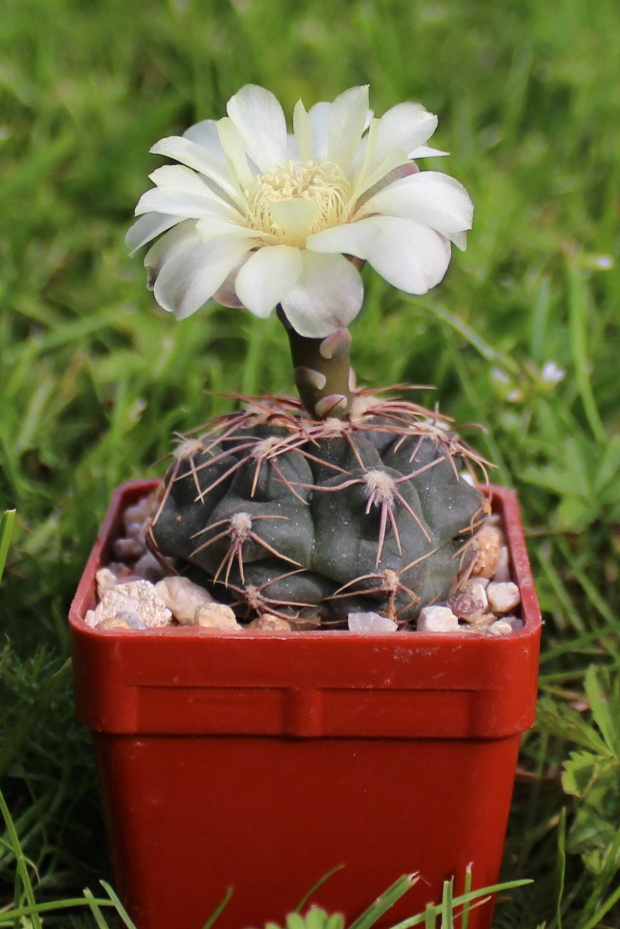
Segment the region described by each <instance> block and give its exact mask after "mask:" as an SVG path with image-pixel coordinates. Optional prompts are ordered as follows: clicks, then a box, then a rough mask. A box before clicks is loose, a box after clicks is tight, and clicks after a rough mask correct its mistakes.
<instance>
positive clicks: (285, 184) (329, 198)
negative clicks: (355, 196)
mask: <svg viewBox="0 0 620 929" xmlns="http://www.w3.org/2000/svg"><path fill="white" fill-rule="evenodd" d="M351 192H352V186H351V183H350V182H349V181H348V180H347V178H346V176H345V174H344V173H343V171H342V170H341V168H339V167H338V165H336V164H333V163H332V162H330V161H323V162H320V163H319V162H316V161H287V162H286V164H284V165H280V166H279V167H277V168H273V169H272V170H271V171H267V173H266V174H259V175H258V176H257V177H255V178H254V179H253V181H252V183H251V184H250V186H249V188H248V189H247V190H245V191H244V193H245V199H246V204H247V208H248V212H249V214H250V220H251V223H252V225H253V226H254V228H255V229H260V230H261V232H265V233H267V234H268V235H272V236H275V237H276V238H277V239H278V240H279V241H280V242H282V243H283V244H287V245H300V244H302V241H303V240H305V237H306V236H308V235H311V234H312V233H313V232H319V231H320V230H321V229H327V228H329V227H330V226H337V225H338V224H339V223H341V222H342V221H343V215H344V212H345V208H346V205H347V203H348V201H349V198H350V196H351ZM284 201H297V203H298V204H299V202H300V201H302V203H301V206H300V207H295V209H294V211H293V210H283V209H281V208H278V207H276V208H275V209H272V207H274V204H279V203H282V202H284ZM303 201H305V204H306V206H304V203H303ZM300 240H302V241H300Z"/></svg>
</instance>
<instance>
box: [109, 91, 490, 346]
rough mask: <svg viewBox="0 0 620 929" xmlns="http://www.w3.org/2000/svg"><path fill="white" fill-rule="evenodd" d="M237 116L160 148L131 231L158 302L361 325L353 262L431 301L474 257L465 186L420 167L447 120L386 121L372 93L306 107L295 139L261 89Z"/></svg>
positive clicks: (308, 330)
mask: <svg viewBox="0 0 620 929" xmlns="http://www.w3.org/2000/svg"><path fill="white" fill-rule="evenodd" d="M227 112H228V116H225V117H224V118H223V119H220V120H218V121H215V120H205V121H204V122H201V123H198V124H197V125H196V126H193V127H192V128H191V129H188V130H187V132H186V133H185V134H184V135H183V136H171V137H170V138H167V139H162V140H161V141H160V142H158V143H157V144H156V145H154V146H153V148H152V149H151V151H152V152H154V153H156V154H159V155H165V156H166V157H168V158H171V159H173V160H174V161H176V162H178V164H176V165H168V166H165V167H163V168H158V169H157V170H156V171H154V172H153V173H152V174H151V175H150V177H151V180H152V181H153V182H154V183H155V185H156V186H155V187H154V188H153V189H151V190H148V191H147V192H146V193H145V194H144V195H143V196H142V197H141V198H140V201H139V203H138V206H137V207H136V214H137V215H138V216H139V217H140V218H139V219H138V220H137V222H136V223H135V224H134V225H133V226H132V228H131V229H130V230H129V233H128V235H127V244H128V245H129V246H130V248H131V249H133V250H134V251H135V250H137V249H139V248H140V247H141V246H143V245H146V244H147V243H148V242H151V241H152V240H153V239H155V238H157V237H158V236H161V238H159V239H158V241H157V242H156V243H155V244H154V245H153V246H152V247H151V249H150V251H149V252H148V253H147V255H146V258H145V265H146V267H147V268H148V269H149V274H150V283H151V284H152V286H153V289H154V293H155V299H156V300H157V302H158V303H159V304H160V306H162V307H163V308H164V309H165V310H168V311H170V312H172V313H174V314H175V315H176V316H177V318H179V319H182V318H184V317H186V316H189V315H191V314H192V313H194V312H195V311H196V310H197V309H199V307H201V306H202V305H203V304H204V303H205V302H206V301H207V300H209V299H210V298H214V299H215V300H217V301H218V302H220V303H222V304H224V305H225V306H237V307H240V306H245V307H247V309H249V310H250V311H251V312H252V313H254V314H255V315H256V316H259V317H266V316H268V315H269V314H270V313H271V312H272V311H273V310H274V309H275V307H276V306H277V305H278V304H281V305H282V308H283V310H284V312H285V313H286V316H287V317H288V320H289V322H290V323H291V325H292V326H293V328H294V329H295V330H296V331H297V332H298V333H299V334H300V335H303V336H308V337H312V338H324V337H326V336H328V335H330V334H331V333H332V332H334V331H335V330H337V329H340V328H342V327H345V326H348V325H349V323H350V322H351V321H352V320H353V319H354V318H355V317H356V316H357V314H358V312H359V310H360V308H361V305H362V298H363V287H362V281H361V277H360V274H359V271H358V269H357V268H356V267H355V265H354V264H353V263H352V262H351V261H350V260H349V259H350V258H351V257H355V258H359V259H362V260H364V261H368V263H369V264H370V265H372V267H373V268H374V269H375V270H376V271H377V272H378V273H379V274H381V275H382V276H383V277H384V278H385V279H386V280H387V281H388V282H389V283H391V284H393V285H394V286H395V287H398V288H400V289H401V290H404V291H405V292H406V293H412V294H423V293H426V292H427V290H429V289H430V288H431V287H434V286H435V284H438V283H439V281H440V280H441V279H442V278H443V276H444V274H445V272H446V269H447V267H448V264H449V262H450V251H451V243H454V244H455V245H457V246H458V247H459V248H461V249H464V248H465V244H466V242H465V232H466V230H468V229H470V228H471V221H472V214H473V207H472V204H471V200H470V198H469V196H468V194H467V192H466V190H465V189H464V187H462V185H461V184H459V183H458V181H455V180H454V179H453V178H451V177H449V176H448V175H446V174H440V173H438V172H436V171H423V172H420V171H419V170H418V167H417V165H416V164H415V161H414V159H416V158H420V157H428V156H433V155H443V154H445V153H444V152H440V151H437V150H435V149H432V148H428V147H427V145H426V143H427V141H428V139H429V138H430V136H431V135H432V134H433V132H434V131H435V128H436V126H437V117H436V116H433V115H432V113H429V112H427V110H425V109H424V107H422V106H421V105H420V104H418V103H399V104H397V105H396V106H394V107H392V109H390V110H388V111H387V113H385V114H384V115H383V116H382V117H381V118H380V119H375V118H373V114H372V111H371V110H369V108H368V87H352V88H350V89H349V90H346V91H345V92H344V93H343V94H341V95H340V96H339V97H337V98H336V100H335V101H334V102H333V103H317V104H316V105H315V106H313V107H312V108H311V109H310V110H309V111H308V112H306V110H305V108H304V105H303V103H302V102H301V100H300V101H299V102H298V103H297V105H296V106H295V110H294V113H293V130H294V131H293V134H292V135H289V134H287V128H286V120H285V117H284V112H283V110H282V107H281V106H280V104H279V103H278V101H277V100H276V98H275V97H274V95H273V94H272V93H270V92H269V91H268V90H265V89H263V88H262V87H257V86H255V85H253V84H249V85H247V86H245V87H243V88H242V89H241V90H240V91H239V92H238V93H237V94H235V96H234V97H232V98H231V99H230V100H229V101H228V105H227Z"/></svg>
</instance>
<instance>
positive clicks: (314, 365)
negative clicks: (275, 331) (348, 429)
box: [278, 307, 354, 419]
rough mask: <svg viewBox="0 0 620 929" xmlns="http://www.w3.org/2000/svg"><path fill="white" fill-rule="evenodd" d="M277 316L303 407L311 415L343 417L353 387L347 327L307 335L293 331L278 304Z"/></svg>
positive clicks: (349, 336) (347, 408)
mask: <svg viewBox="0 0 620 929" xmlns="http://www.w3.org/2000/svg"><path fill="white" fill-rule="evenodd" d="M278 318H279V319H280V321H281V322H282V324H283V325H284V328H285V329H286V332H287V334H288V340H289V345H290V349H291V356H292V359H293V368H294V369H295V385H296V387H297V391H298V393H299V396H300V398H301V402H302V403H303V405H304V407H305V409H306V410H307V411H308V413H309V414H310V416H312V418H313V419H327V418H328V417H331V416H333V417H336V418H337V419H343V418H344V417H345V416H346V415H347V413H348V412H349V410H350V409H351V401H352V400H353V388H354V376H353V371H352V370H351V363H350V360H351V359H350V350H351V334H350V332H349V330H348V329H337V330H336V331H335V332H333V333H332V334H331V335H329V336H327V338H325V339H310V338H307V337H306V336H302V335H299V333H297V332H295V330H294V329H293V327H292V326H291V324H290V323H289V321H288V319H287V318H286V316H285V315H284V312H283V310H282V308H281V307H278Z"/></svg>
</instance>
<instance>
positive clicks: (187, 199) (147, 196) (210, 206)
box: [136, 187, 236, 219]
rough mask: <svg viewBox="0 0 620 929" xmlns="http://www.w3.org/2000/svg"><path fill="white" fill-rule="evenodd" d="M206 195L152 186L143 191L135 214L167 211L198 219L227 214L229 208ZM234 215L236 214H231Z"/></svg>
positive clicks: (229, 210)
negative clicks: (210, 215)
mask: <svg viewBox="0 0 620 929" xmlns="http://www.w3.org/2000/svg"><path fill="white" fill-rule="evenodd" d="M209 197H210V194H207V195H206V196H197V195H196V194H186V193H180V192H179V191H178V190H174V189H173V188H170V187H165V188H162V187H153V188H152V189H151V190H147V191H146V193H143V194H142V196H141V197H140V199H139V200H138V203H137V206H136V216H140V215H141V214H142V213H169V214H170V216H183V217H186V218H189V219H198V217H199V216H205V215H207V214H215V215H216V216H219V215H225V216H229V215H230V213H231V212H232V210H231V208H230V207H229V206H227V205H226V204H224V203H222V201H221V200H215V199H209ZM233 215H236V214H233Z"/></svg>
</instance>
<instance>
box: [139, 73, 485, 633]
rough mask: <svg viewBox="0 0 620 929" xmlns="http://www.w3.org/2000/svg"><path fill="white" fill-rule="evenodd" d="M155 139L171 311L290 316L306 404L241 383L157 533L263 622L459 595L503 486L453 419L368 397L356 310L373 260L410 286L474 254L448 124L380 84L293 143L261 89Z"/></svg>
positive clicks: (299, 128) (147, 212) (185, 449)
mask: <svg viewBox="0 0 620 929" xmlns="http://www.w3.org/2000/svg"><path fill="white" fill-rule="evenodd" d="M227 109H228V117H224V118H223V119H221V120H219V121H218V122H215V121H212V120H207V121H205V122H202V123H199V124H198V125H197V126H194V127H192V128H191V129H190V130H188V131H187V132H186V133H185V135H184V136H183V137H172V138H168V139H164V140H162V141H161V142H159V143H157V145H156V146H154V148H153V149H152V150H153V151H154V152H157V153H159V154H163V155H167V156H169V157H171V158H174V159H175V160H176V161H178V162H180V164H178V165H175V166H167V167H163V168H159V169H158V170H157V171H155V172H154V173H153V174H152V175H151V178H152V179H153V181H154V182H155V184H156V185H157V186H156V188H155V189H152V190H149V191H147V193H145V194H144V195H143V197H142V198H141V200H140V202H139V204H138V207H137V209H136V212H137V213H139V214H143V215H141V216H140V218H139V219H138V221H137V222H136V223H135V224H134V226H133V227H132V229H131V230H130V232H129V234H128V243H129V244H130V245H131V246H133V247H134V249H137V248H139V247H141V246H142V245H143V244H145V243H146V242H148V241H150V240H152V239H154V238H156V237H157V236H160V235H161V234H162V233H165V234H164V235H161V237H160V238H159V239H158V241H157V242H156V243H155V245H153V246H152V247H151V249H150V251H149V252H148V253H147V256H146V259H145V264H146V266H147V267H148V269H149V272H150V278H151V284H152V285H153V289H154V293H155V297H156V299H157V301H158V302H159V303H160V305H161V306H162V307H163V308H164V309H166V310H169V311H171V312H174V313H175V315H176V316H177V317H179V318H183V317H184V316H187V315H189V314H191V313H193V312H194V311H195V310H197V309H198V308H199V307H200V306H201V305H202V304H203V303H204V302H205V301H206V300H208V299H210V298H211V297H213V298H214V299H216V300H217V301H218V302H220V303H223V304H224V305H228V306H236V307H241V306H245V307H246V308H247V309H249V310H250V311H251V312H253V313H255V314H256V315H258V316H261V317H264V316H267V315H268V314H269V313H271V312H272V311H274V310H276V312H277V314H278V316H279V318H280V320H281V322H282V323H283V325H284V327H285V329H286V331H287V334H288V338H289V344H290V350H291V355H292V360H293V367H294V372H295V383H296V386H297V389H298V393H299V397H300V399H299V400H296V399H293V398H291V397H250V398H238V399H239V400H240V401H242V403H243V405H242V407H241V408H240V409H239V410H237V411H235V412H233V413H230V414H227V415H225V416H221V417H218V418H217V419H215V420H213V421H212V422H211V423H210V424H208V426H206V427H205V431H204V433H203V434H201V435H198V436H196V437H192V438H187V439H184V440H182V441H181V442H180V444H179V446H178V447H177V448H176V450H175V452H174V454H173V464H172V466H171V468H170V469H169V471H168V474H167V476H166V480H165V487H164V490H163V492H162V496H161V500H160V504H159V507H158V511H157V513H156V515H155V517H154V519H153V521H152V525H151V527H150V530H149V541H150V545H151V547H152V548H153V550H154V551H155V552H156V553H157V554H158V557H160V558H161V559H164V560H166V562H167V563H168V564H170V565H171V566H172V567H173V568H174V569H175V570H177V571H180V572H182V573H187V574H189V575H190V576H191V577H192V579H193V580H194V581H198V582H200V583H203V584H204V585H205V586H206V587H208V588H210V589H211V590H212V591H213V592H214V593H216V595H218V596H219V597H220V598H221V599H227V600H228V601H229V602H232V603H233V605H235V608H236V609H237V612H238V615H239V616H240V617H241V618H248V619H250V618H253V617H254V616H256V615H257V614H261V613H271V614H275V615H277V616H281V617H283V618H286V619H288V620H289V621H292V622H293V624H295V623H299V624H301V625H304V626H307V625H316V626H319V625H340V624H346V619H347V616H348V614H350V613H352V612H366V611H372V612H379V613H381V614H384V615H386V616H388V617H390V618H392V619H395V620H396V621H398V622H401V623H409V622H410V621H412V620H414V619H415V617H416V616H417V614H418V612H419V611H420V609H421V608H422V607H423V606H424V605H426V604H429V603H432V602H435V601H438V600H442V599H446V598H447V597H448V596H449V595H450V593H451V592H452V591H453V590H454V589H455V587H456V586H457V584H458V581H459V579H460V578H462V577H463V576H464V575H466V573H467V569H468V565H469V563H470V561H471V558H472V540H473V539H474V536H475V533H476V531H477V529H479V528H480V526H481V525H482V523H483V522H484V520H485V518H486V515H487V513H488V503H487V500H486V497H485V496H484V495H483V494H481V493H480V492H479V491H478V490H477V489H476V488H475V487H474V486H472V484H471V483H470V482H469V481H468V480H467V479H466V478H464V477H463V474H462V471H463V468H465V469H466V470H469V471H470V473H472V474H473V472H474V467H475V466H476V465H482V467H483V468H484V462H483V461H482V459H480V458H479V457H478V456H476V454H475V453H474V452H473V451H471V449H469V448H468V447H467V446H466V445H465V444H464V443H463V442H462V441H461V440H460V439H459V437H458V436H457V435H456V433H455V432H454V431H452V429H451V428H450V425H449V422H448V420H447V419H446V418H444V417H442V416H440V415H439V414H435V413H429V412H428V411H427V410H424V409H423V408H422V407H419V406H417V405H416V404H414V403H412V402H409V401H405V400H403V399H400V398H398V397H396V398H394V397H392V398H390V397H386V396H385V392H384V391H369V390H358V389H356V388H355V378H354V376H353V372H352V370H351V367H350V345H351V336H350V334H349V331H348V328H347V327H348V325H349V323H350V322H351V321H352V320H353V319H354V317H355V316H356V315H357V313H358V312H359V309H360V307H361V303H362V297H363V288H362V283H361V277H360V273H359V270H360V268H361V266H362V265H363V263H364V262H365V261H368V262H369V264H371V265H372V266H373V267H374V268H375V269H376V270H377V271H378V272H379V273H381V274H382V275H383V276H384V277H385V278H386V280H388V281H389V282H390V283H392V284H394V285H395V286H397V287H399V288H401V289H402V290H405V291H407V292H409V293H425V292H426V291H427V290H428V289H429V288H430V287H432V286H434V285H435V284H437V283H438V282H439V281H440V280H441V278H442V277H443V275H444V273H445V271H446V269H447V266H448V263H449V260H450V248H451V242H453V243H455V244H456V245H457V246H459V247H461V248H463V247H464V246H465V232H466V230H467V229H469V228H470V226H471V217H472V206H471V201H470V199H469V197H468V195H467V193H466V191H465V190H464V188H463V187H462V186H461V185H460V184H459V183H458V182H456V181H455V180H453V179H452V178H450V177H448V176H447V175H444V174H439V173H437V172H430V171H427V172H420V171H419V169H418V167H417V165H416V163H415V161H414V160H413V159H415V158H417V157H422V156H424V157H428V156H433V155H441V154H443V153H442V152H438V151H436V150H434V149H430V148H428V147H427V146H426V145H425V143H426V142H427V140H428V138H429V137H430V135H431V134H432V133H433V131H434V129H435V126H436V124H437V119H436V117H434V116H433V115H432V114H430V113H428V112H427V111H426V110H425V109H424V108H423V107H421V106H420V105H419V104H414V103H402V104H399V105H397V106H395V107H393V108H392V109H391V110H389V111H388V112H387V113H386V114H385V115H384V116H383V117H382V118H381V119H374V118H373V114H372V112H371V111H370V110H369V109H368V88H367V87H356V88H351V89H350V90H348V91H345V93H343V94H341V96H340V97H338V98H337V99H336V100H335V101H334V103H332V104H327V103H319V104H316V105H315V106H314V107H312V109H311V110H310V111H309V112H306V110H305V109H304V107H303V104H302V103H301V101H300V102H299V103H298V104H297V106H296V107H295V112H294V119H293V125H294V134H293V135H291V136H287V132H286V123H285V119H284V114H283V112H282V109H281V107H280V105H279V103H278V102H277V100H276V99H275V97H273V95H272V94H270V93H269V92H268V91H266V90H264V89H262V88H260V87H255V86H253V85H249V86H246V87H244V88H242V89H241V90H240V91H239V92H238V93H237V94H236V95H235V96H234V97H233V98H232V99H231V100H230V101H229V103H228V108H227Z"/></svg>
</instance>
